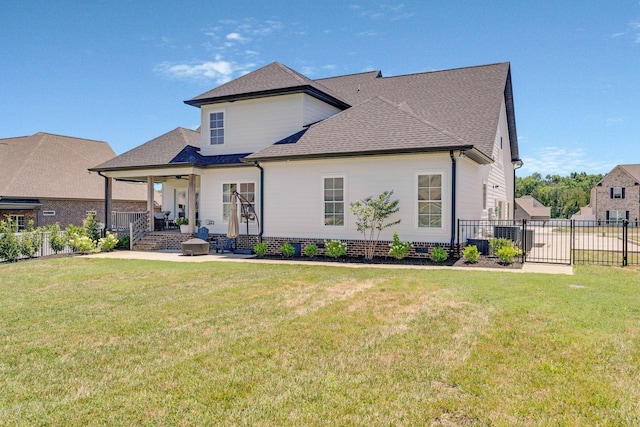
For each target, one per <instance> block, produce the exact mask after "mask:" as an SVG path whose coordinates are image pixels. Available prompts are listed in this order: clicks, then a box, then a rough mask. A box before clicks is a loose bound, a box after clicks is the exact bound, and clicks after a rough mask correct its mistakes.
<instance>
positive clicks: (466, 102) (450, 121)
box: [250, 63, 518, 160]
mask: <svg viewBox="0 0 640 427" xmlns="http://www.w3.org/2000/svg"><path fill="white" fill-rule="evenodd" d="M316 82H318V83H320V84H321V85H322V86H323V87H327V88H329V89H330V90H331V91H332V92H333V93H337V94H338V95H339V96H340V98H341V99H343V100H345V101H346V102H347V103H349V104H350V105H352V106H353V107H352V108H351V109H350V110H355V109H359V108H362V106H364V105H365V104H366V103H367V102H369V101H371V100H373V99H375V98H378V99H379V100H382V99H384V100H385V102H380V101H377V102H374V103H373V104H369V105H367V107H366V108H367V110H368V111H369V112H370V113H371V114H370V115H367V114H350V115H347V117H349V118H352V119H354V120H350V121H349V120H344V117H343V119H342V120H340V119H338V120H334V118H333V117H332V118H329V119H327V120H325V121H324V122H332V123H331V126H330V127H329V126H325V125H324V122H319V123H316V124H315V125H312V126H311V129H313V128H315V127H319V126H322V127H323V130H329V133H330V135H332V136H333V137H334V138H335V140H333V142H327V140H326V134H325V133H323V132H311V129H310V132H306V133H305V134H304V135H303V136H302V137H301V138H300V140H299V142H298V144H300V145H301V147H300V148H299V149H297V151H296V150H295V149H294V148H293V147H290V146H286V145H285V144H278V145H276V146H272V147H268V148H266V149H264V150H260V151H259V152H257V153H254V154H253V155H252V156H250V157H251V158H252V159H268V158H280V157H284V156H297V155H300V156H321V155H323V154H330V153H332V152H335V150H336V148H337V145H336V144H340V147H339V151H340V152H343V153H346V152H353V153H359V152H363V151H373V150H378V149H380V148H381V147H380V146H379V145H380V142H381V141H384V142H385V144H388V145H386V147H387V149H397V150H402V149H410V148H415V147H433V148H435V147H438V146H440V147H441V148H442V149H446V148H449V147H452V146H455V145H464V146H473V147H475V148H476V149H477V150H478V151H480V152H481V153H483V155H484V156H485V157H487V158H490V157H491V155H492V152H493V146H494V143H495V136H496V132H497V128H498V120H499V118H500V108H501V105H502V101H503V100H504V99H506V103H507V112H508V116H509V127H510V129H509V130H510V137H511V141H510V143H511V149H512V150H511V151H512V159H513V160H516V159H518V144H517V135H516V130H515V118H514V111H513V102H512V93H511V80H510V66H509V63H500V64H492V65H483V66H477V67H468V68H459V69H453V70H444V71H434V72H427V73H418V74H409V75H403V76H396V77H382V76H381V74H380V72H379V71H373V72H367V73H361V74H352V75H347V76H338V77H332V78H326V79H320V80H317V81H316ZM372 106H380V107H381V108H383V109H384V111H385V112H386V114H385V115H381V114H380V112H375V111H372V110H371V107H372ZM390 106H395V109H393V110H392V109H390ZM347 111H349V110H347ZM345 112H346V111H345ZM345 112H343V113H341V115H344V114H345ZM408 113H410V114H411V115H413V117H414V118H415V119H416V120H418V121H420V122H421V123H422V124H421V125H420V126H424V124H425V123H426V124H428V126H429V127H430V128H431V129H436V130H439V132H436V133H433V132H427V133H424V134H418V133H417V132H413V131H412V130H411V129H402V126H405V125H409V124H408V123H407V117H406V115H407V114H408ZM355 119H357V122H356V121H355ZM412 123H416V122H415V121H413V122H412ZM372 128H375V129H377V133H376V134H375V135H374V134H373V133H371V132H369V131H370V130H371V129H372ZM358 130H362V131H364V133H361V134H360V135H359V136H358V135H357V134H358ZM405 134H411V135H413V136H412V138H411V139H409V140H403V139H400V138H399V137H400V136H401V135H405ZM340 135H349V138H340ZM443 135H447V136H448V137H449V138H444V139H443ZM434 136H435V138H434ZM338 139H340V141H339V142H338ZM452 141H456V143H455V144H454V143H452ZM405 142H406V144H405ZM439 144H441V145H439ZM327 150H328V151H327Z"/></svg>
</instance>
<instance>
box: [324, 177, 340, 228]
mask: <svg viewBox="0 0 640 427" xmlns="http://www.w3.org/2000/svg"><path fill="white" fill-rule="evenodd" d="M324 225H326V226H344V178H343V177H327V178H324Z"/></svg>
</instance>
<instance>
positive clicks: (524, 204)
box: [515, 196, 551, 218]
mask: <svg viewBox="0 0 640 427" xmlns="http://www.w3.org/2000/svg"><path fill="white" fill-rule="evenodd" d="M515 202H516V204H517V205H518V207H519V208H520V209H522V210H524V211H525V212H526V213H527V214H529V216H530V217H532V218H533V217H537V218H540V217H544V218H550V217H551V208H548V207H546V206H545V205H543V204H542V203H540V202H539V201H537V200H536V199H535V198H534V197H533V196H522V197H518V198H517V199H515Z"/></svg>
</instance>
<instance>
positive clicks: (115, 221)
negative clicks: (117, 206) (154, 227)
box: [111, 212, 149, 231]
mask: <svg viewBox="0 0 640 427" xmlns="http://www.w3.org/2000/svg"><path fill="white" fill-rule="evenodd" d="M148 217H149V212H111V231H127V230H129V224H131V223H132V222H136V221H138V219H140V218H145V219H147V218H148ZM147 220H148V219H147Z"/></svg>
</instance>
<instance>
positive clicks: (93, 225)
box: [82, 213, 101, 244]
mask: <svg viewBox="0 0 640 427" xmlns="http://www.w3.org/2000/svg"><path fill="white" fill-rule="evenodd" d="M82 225H83V227H84V234H85V236H87V237H89V238H90V239H91V240H93V242H94V243H95V244H97V243H98V240H100V234H101V233H100V225H99V224H98V221H97V220H96V216H95V215H94V214H92V213H90V214H89V215H87V217H86V218H85V219H84V221H83V223H82Z"/></svg>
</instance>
